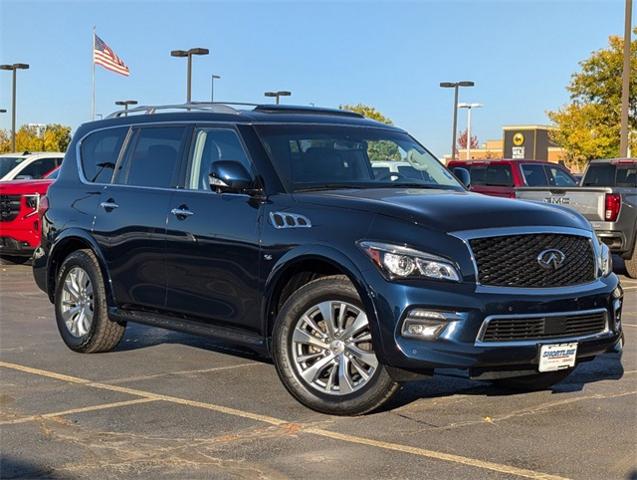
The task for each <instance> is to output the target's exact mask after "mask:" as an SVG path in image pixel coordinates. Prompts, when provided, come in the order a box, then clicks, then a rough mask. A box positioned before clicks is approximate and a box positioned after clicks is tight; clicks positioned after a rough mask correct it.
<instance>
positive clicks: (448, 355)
mask: <svg viewBox="0 0 637 480" xmlns="http://www.w3.org/2000/svg"><path fill="white" fill-rule="evenodd" d="M171 108H172V110H173V111H170V110H169V109H168V108H166V109H165V110H166V111H163V110H162V109H161V108H160V107H143V108H139V109H135V110H133V111H129V112H128V115H124V114H122V113H121V112H120V113H117V114H114V115H112V116H111V117H110V118H108V119H105V120H102V121H98V122H91V123H88V124H85V125H82V126H81V127H80V128H79V129H78V130H77V132H76V134H75V136H74V138H73V141H72V144H71V145H70V147H69V149H68V152H67V154H66V157H65V160H64V162H63V165H62V169H61V172H60V174H59V178H58V180H57V181H56V182H55V183H54V184H53V185H52V186H51V188H50V189H49V192H48V194H47V198H46V199H43V201H42V202H41V208H40V210H41V214H42V216H43V222H42V224H43V236H42V239H43V240H42V245H41V247H40V248H39V249H38V250H37V251H36V253H35V255H34V261H33V270H34V275H35V278H36V281H37V283H38V285H39V286H40V288H42V289H43V290H44V291H45V292H47V294H48V295H49V298H50V299H51V301H52V302H53V303H54V304H55V312H56V318H57V324H58V327H59V330H60V333H61V335H62V338H63V340H64V342H65V343H66V344H67V345H68V346H69V347H70V348H71V349H73V350H75V351H78V352H87V353H89V352H102V351H107V350H111V349H113V348H115V346H116V345H117V344H118V342H119V341H120V339H121V338H122V336H123V335H124V329H125V327H126V323H127V322H139V323H144V324H150V325H158V326H161V327H165V328H172V329H176V330H182V331H187V332H191V333H197V334H204V335H212V336H215V337H218V338H223V339H225V340H227V341H229V342H232V343H234V344H242V345H244V346H247V347H249V348H252V349H254V350H258V351H262V352H265V353H266V354H269V355H271V356H272V358H273V360H274V364H275V365H276V369H277V371H278V373H279V376H280V377H281V380H282V381H283V383H284V384H285V386H286V387H287V389H288V390H289V391H290V393H292V395H294V396H295V397H296V398H297V399H298V400H299V401H301V402H302V403H304V404H305V405H307V406H309V407H310V408H313V409H316V410H318V411H322V412H327V413H332V414H360V413H364V412H368V411H370V410H373V409H375V408H377V407H379V406H380V405H382V404H383V403H384V402H386V401H387V400H388V399H389V398H390V397H391V396H392V395H393V394H394V393H395V392H396V391H397V390H398V388H399V385H400V383H401V382H405V381H408V380H412V379H417V378H422V377H426V376H430V375H432V374H434V372H441V371H442V372H444V371H449V369H454V370H455V371H456V372H458V371H460V372H462V373H464V374H466V375H467V376H469V377H471V378H478V379H487V380H493V381H498V382H501V383H504V384H506V385H508V386H517V387H522V388H543V387H546V386H549V385H551V384H553V383H556V382H558V381H560V380H561V379H563V378H564V377H565V376H566V375H568V374H569V373H570V372H571V371H572V369H573V367H574V366H575V365H576V363H577V362H581V361H585V360H590V359H592V358H594V357H595V356H596V355H598V354H600V353H602V352H604V351H607V350H609V349H613V348H620V347H621V337H622V334H621V322H620V315H621V307H622V289H621V287H620V285H619V282H618V279H617V277H616V276H615V275H614V274H613V273H612V271H611V270H612V268H611V258H610V255H609V253H608V249H607V248H606V247H605V246H604V245H601V244H600V243H599V242H598V240H597V238H596V237H595V235H594V233H593V231H592V230H591V226H590V225H589V223H588V222H587V221H586V220H585V219H584V218H583V217H582V216H580V215H579V214H577V213H575V212H572V211H570V210H566V209H563V208H561V207H555V206H549V205H540V204H534V203H530V202H523V201H518V200H508V199H500V198H494V197H487V196H482V195H479V194H473V193H469V192H468V191H467V190H466V188H465V185H463V184H462V183H460V181H459V180H458V178H462V179H463V182H464V183H465V184H467V183H468V182H469V178H468V173H467V172H466V170H458V171H457V172H456V175H453V174H452V173H450V172H449V171H448V170H447V169H446V168H445V167H444V166H443V165H441V164H440V162H439V161H438V160H437V159H436V158H435V157H434V156H433V155H431V154H430V153H429V152H428V151H427V150H426V149H425V148H423V147H422V146H421V145H420V144H419V143H418V142H417V141H416V140H414V138H413V137H411V136H409V135H408V134H407V133H406V132H404V131H403V130H400V129H398V128H394V127H391V126H387V125H384V124H380V123H377V122H374V121H371V120H367V119H364V118H362V117H361V116H359V115H357V114H355V113H352V112H346V111H339V110H326V109H317V108H304V107H287V106H286V107H283V106H272V105H266V106H256V107H254V108H252V107H250V108H247V107H241V109H239V108H238V107H237V106H232V105H228V104H223V105H222V104H189V105H185V106H179V107H171ZM174 110H177V111H174Z"/></svg>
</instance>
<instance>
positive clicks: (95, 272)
mask: <svg viewBox="0 0 637 480" xmlns="http://www.w3.org/2000/svg"><path fill="white" fill-rule="evenodd" d="M77 267H79V268H80V269H82V270H83V271H84V272H86V274H87V275H88V277H89V279H90V281H91V283H92V287H93V319H92V322H91V325H90V327H89V328H88V331H87V333H85V334H84V335H81V336H76V335H74V334H72V333H71V332H70V330H69V328H68V327H67V325H66V323H65V321H64V318H63V316H62V290H63V288H64V282H65V280H66V278H67V275H68V273H69V272H70V271H71V269H74V268H77ZM55 318H56V321H57V326H58V330H59V331H60V335H61V336H62V340H64V343H65V344H66V346H67V347H69V348H70V349H71V350H74V351H76V352H82V353H97V352H108V351H110V350H113V349H114V348H115V347H116V346H117V344H118V343H119V342H120V340H121V339H122V337H123V336H124V332H125V330H126V324H122V323H118V322H115V321H113V320H111V319H110V318H108V309H107V304H106V290H105V288H104V281H103V277H102V273H101V270H100V265H99V262H98V260H97V258H96V257H95V254H94V253H93V252H92V251H91V250H77V251H75V252H73V253H71V254H70V255H69V256H68V257H66V259H65V260H64V262H63V263H62V266H61V267H60V269H59V271H58V274H57V281H56V283H55Z"/></svg>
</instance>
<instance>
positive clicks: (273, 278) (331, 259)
mask: <svg viewBox="0 0 637 480" xmlns="http://www.w3.org/2000/svg"><path fill="white" fill-rule="evenodd" d="M317 260H318V261H322V262H325V263H329V264H330V265H332V266H333V267H335V268H336V269H338V270H340V271H341V272H342V273H343V274H344V275H346V276H347V278H349V280H350V281H351V282H352V284H353V285H354V288H356V291H357V292H358V296H359V297H360V299H361V302H362V303H363V307H364V308H365V312H366V313H367V316H368V319H369V323H370V329H371V331H372V343H373V346H374V351H375V352H377V355H379V359H381V358H383V354H382V352H383V351H384V348H383V344H382V336H381V332H380V328H379V320H378V315H377V311H376V306H375V304H374V297H375V294H374V290H373V289H372V288H371V286H370V285H369V284H368V283H367V282H366V281H365V279H364V277H363V274H362V273H361V269H360V268H359V267H358V266H357V265H356V264H355V263H354V262H353V261H352V260H351V258H350V257H348V256H347V255H346V254H344V253H343V252H341V251H339V250H337V249H335V248H333V247H331V246H328V245H321V244H319V245H302V246H298V247H295V248H292V249H290V250H288V251H287V252H286V253H285V254H284V255H282V256H281V257H280V258H279V259H278V260H277V261H276V263H275V265H274V266H273V267H272V269H271V270H270V273H269V275H268V277H267V279H266V281H265V289H264V299H265V301H264V302H263V306H262V319H263V322H264V323H263V326H262V328H263V332H265V334H266V335H267V334H268V332H269V330H268V327H269V323H268V322H269V321H270V318H269V317H270V312H271V311H272V307H273V305H272V302H273V298H274V294H275V292H276V291H277V287H278V284H279V282H280V281H281V279H282V278H283V277H284V276H285V274H286V272H288V271H289V270H290V269H294V268H295V266H297V265H298V264H299V263H301V262H305V261H317ZM272 321H274V319H272ZM268 340H269V339H268ZM268 343H269V342H268Z"/></svg>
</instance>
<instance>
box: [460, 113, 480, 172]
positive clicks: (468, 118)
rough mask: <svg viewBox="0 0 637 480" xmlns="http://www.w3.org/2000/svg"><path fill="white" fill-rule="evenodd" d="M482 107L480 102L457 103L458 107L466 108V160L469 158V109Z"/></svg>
mask: <svg viewBox="0 0 637 480" xmlns="http://www.w3.org/2000/svg"><path fill="white" fill-rule="evenodd" d="M480 107H482V104H481V103H459V104H458V108H466V109H467V160H471V110H473V109H474V108H480Z"/></svg>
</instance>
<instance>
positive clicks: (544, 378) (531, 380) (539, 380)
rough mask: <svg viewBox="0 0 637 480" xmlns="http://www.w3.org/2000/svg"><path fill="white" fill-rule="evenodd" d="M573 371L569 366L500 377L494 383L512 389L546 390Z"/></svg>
mask: <svg viewBox="0 0 637 480" xmlns="http://www.w3.org/2000/svg"><path fill="white" fill-rule="evenodd" d="M572 372H573V369H572V368H567V369H565V370H558V371H556V372H545V373H538V374H536V375H528V376H524V377H512V378H500V379H497V380H494V381H493V383H494V384H496V385H497V386H499V387H503V388H506V389H510V390H520V391H527V392H533V391H537V390H546V389H548V388H550V387H552V386H553V385H555V384H556V383H560V382H561V381H562V380H564V379H565V378H566V377H568V376H569V375H570V374H571V373H572Z"/></svg>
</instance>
